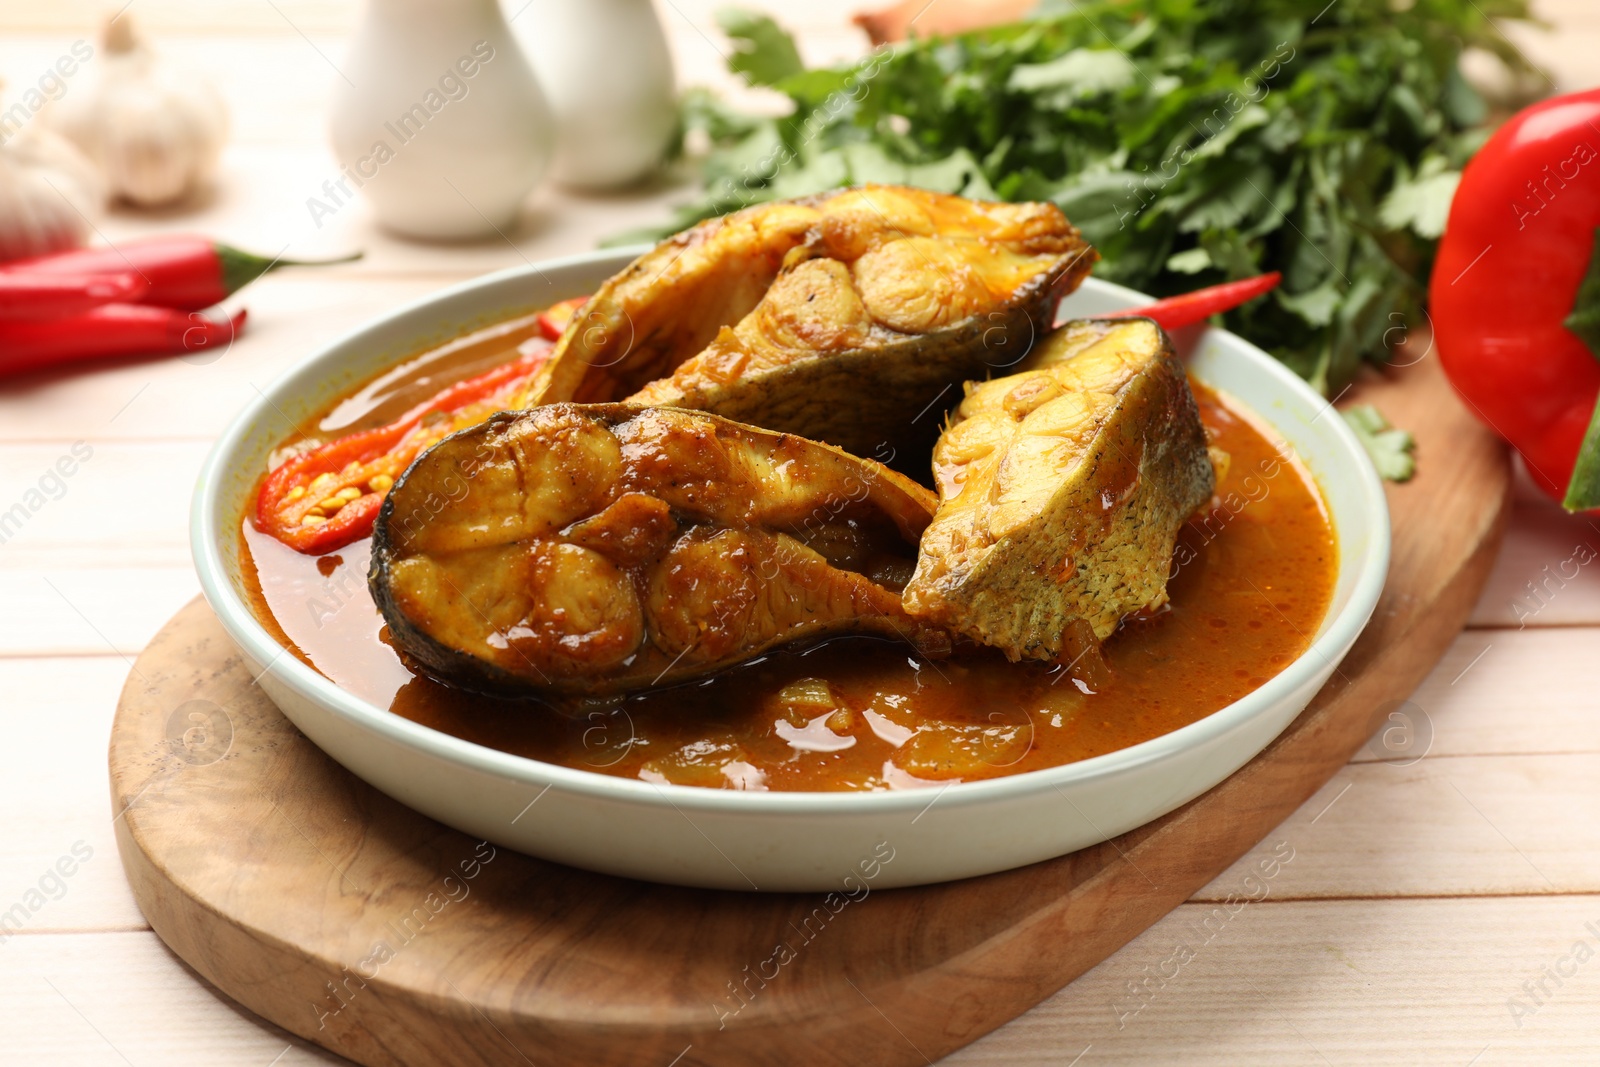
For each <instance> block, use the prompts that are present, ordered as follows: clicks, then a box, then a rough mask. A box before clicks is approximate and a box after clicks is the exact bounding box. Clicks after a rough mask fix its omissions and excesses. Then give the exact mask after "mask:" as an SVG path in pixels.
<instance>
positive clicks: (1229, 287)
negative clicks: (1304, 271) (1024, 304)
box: [1097, 271, 1283, 330]
mask: <svg viewBox="0 0 1600 1067" xmlns="http://www.w3.org/2000/svg"><path fill="white" fill-rule="evenodd" d="M1282 280H1283V275H1282V274H1280V273H1278V272H1277V271H1272V272H1271V273H1270V274H1257V275H1256V276H1255V277H1253V278H1241V279H1240V280H1238V281H1236V282H1223V283H1222V284H1221V285H1208V286H1206V287H1205V288H1204V289H1196V290H1195V291H1194V292H1192V293H1181V294H1179V295H1178V296H1169V297H1167V298H1166V299H1165V300H1157V301H1156V302H1155V303H1154V304H1145V305H1144V306H1143V307H1136V308H1124V309H1123V310H1122V311H1108V312H1106V313H1105V314H1104V315H1099V316H1097V317H1098V318H1102V319H1130V318H1141V319H1154V320H1155V321H1156V325H1158V326H1160V327H1161V328H1162V329H1163V330H1176V329H1178V328H1179V327H1180V326H1193V325H1194V324H1195V323H1197V322H1204V321H1205V320H1207V319H1209V318H1210V317H1211V316H1213V315H1220V314H1221V313H1222V312H1224V311H1232V310H1233V309H1234V308H1236V307H1238V306H1239V305H1241V304H1247V303H1249V302H1250V301H1252V300H1254V299H1255V298H1256V297H1258V296H1264V295H1265V294H1267V293H1270V292H1271V291H1272V290H1273V289H1275V288H1277V285H1278V283H1279V282H1280V281H1282Z"/></svg>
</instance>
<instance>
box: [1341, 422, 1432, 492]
mask: <svg viewBox="0 0 1600 1067" xmlns="http://www.w3.org/2000/svg"><path fill="white" fill-rule="evenodd" d="M1339 414H1340V415H1343V416H1344V421H1345V422H1347V423H1349V424H1350V428H1351V429H1352V430H1354V431H1355V432H1356V439H1357V440H1358V441H1360V442H1361V447H1362V448H1365V449H1366V450H1367V455H1368V456H1370V457H1372V465H1373V466H1374V467H1377V468H1378V474H1379V475H1381V476H1382V477H1383V478H1385V479H1386V480H1388V481H1391V482H1407V481H1410V480H1411V476H1412V475H1414V474H1416V473H1417V460H1416V457H1415V456H1413V455H1412V451H1413V450H1414V449H1415V448H1416V447H1417V442H1416V440H1415V439H1414V438H1413V437H1412V436H1411V434H1409V433H1407V432H1406V431H1405V430H1396V429H1395V428H1393V427H1392V426H1390V425H1389V420H1388V419H1385V418H1384V417H1383V415H1382V414H1381V413H1380V412H1379V411H1378V409H1377V408H1375V407H1373V406H1372V405H1371V404H1356V405H1354V406H1352V407H1348V408H1345V409H1344V410H1343V411H1341V412H1339Z"/></svg>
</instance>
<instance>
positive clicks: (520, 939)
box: [110, 358, 1510, 1067]
mask: <svg viewBox="0 0 1600 1067" xmlns="http://www.w3.org/2000/svg"><path fill="white" fill-rule="evenodd" d="M1358 395H1359V397H1360V399H1361V400H1363V401H1369V402H1373V403H1376V404H1378V405H1379V406H1380V408H1381V409H1382V410H1383V411H1384V412H1385V414H1387V415H1388V416H1389V417H1390V419H1391V420H1392V421H1393V422H1394V423H1396V424H1397V425H1401V426H1405V427H1407V428H1409V429H1411V430H1412V431H1413V432H1414V433H1415V434H1416V436H1417V439H1418V457H1419V460H1420V473H1419V474H1418V476H1417V477H1416V479H1415V480H1414V481H1412V482H1411V483H1410V484H1408V485H1404V486H1391V487H1390V489H1389V502H1390V507H1391V508H1392V509H1393V516H1394V533H1395V537H1394V555H1393V563H1392V565H1391V568H1390V573H1389V584H1388V587H1387V589H1386V591H1385V593H1384V595H1383V599H1382V601H1381V602H1380V604H1379V605H1378V609H1377V612H1376V614H1375V615H1374V616H1373V619H1372V622H1371V624H1370V625H1369V626H1368V628H1367V631H1366V633H1365V634H1364V635H1363V636H1362V638H1361V640H1360V641H1359V642H1358V643H1357V644H1356V646H1355V648H1354V650H1353V651H1352V652H1351V653H1350V655H1349V656H1348V657H1347V658H1346V659H1345V661H1344V663H1343V665H1342V667H1341V668H1340V670H1339V671H1338V672H1337V673H1336V675H1335V676H1334V678H1333V680H1332V681H1331V682H1329V684H1328V685H1327V687H1326V688H1324V689H1323V690H1322V692H1321V693H1319V694H1318V696H1317V698H1316V699H1315V700H1314V701H1313V702H1312V704H1311V706H1310V707H1309V708H1308V709H1307V710H1306V711H1305V713H1304V714H1302V715H1301V716H1300V717H1299V718H1298V719H1296V720H1295V722H1294V723H1293V724H1292V725H1291V726H1290V727H1289V728H1288V730H1286V731H1285V732H1284V733H1283V735H1282V736H1281V737H1279V738H1278V739H1277V741H1275V742H1274V743H1273V744H1272V745H1271V746H1270V747H1269V748H1267V750H1266V751H1264V752H1263V753H1261V755H1260V756H1258V757H1257V758H1256V759H1255V760H1253V761H1252V762H1251V763H1250V764H1248V765H1247V766H1245V767H1244V768H1243V769H1241V770H1240V771H1239V772H1238V773H1236V774H1234V775H1233V776H1232V777H1231V778H1229V779H1228V780H1227V781H1225V782H1223V783H1222V784H1221V785H1219V786H1217V787H1216V788H1215V789H1212V790H1211V791H1210V792H1209V793H1206V794H1205V795H1204V796H1202V797H1200V798H1199V799H1197V800H1195V801H1193V802H1192V803H1190V804H1188V805H1186V806H1185V807H1183V808H1180V809H1179V810H1177V811H1175V812H1173V813H1171V814H1170V815H1167V816H1165V817H1164V818H1162V819H1159V820H1157V821H1156V822H1154V823H1151V824H1149V825H1147V826H1144V827H1141V828H1140V829H1138V830H1135V831H1133V832H1131V833H1128V834H1124V835H1123V836H1122V837H1121V838H1119V839H1117V840H1116V841H1115V842H1111V843H1108V844H1104V845H1100V846H1097V847H1094V848H1089V849H1085V850H1083V851H1081V852H1077V853H1074V854H1073V855H1069V856H1064V857H1062V858H1060V859H1057V860H1052V861H1049V862H1046V863H1040V864H1035V865H1034V866H1031V867H1025V868H1022V869H1020V870H1015V871H1009V872H1006V873H1003V874H997V875H990V876H988V877H984V878H975V879H971V880H968V881H964V882H957V883H953V884H948V885H939V886H932V887H926V888H920V889H897V890H881V891H874V892H871V893H870V894H869V895H868V896H866V897H864V898H862V899H860V900H857V901H855V902H853V903H850V904H848V905H847V906H845V907H843V908H842V909H841V910H838V911H837V913H833V912H832V911H831V910H830V909H828V908H825V907H823V900H822V895H821V894H814V895H806V894H790V895H767V894H754V893H730V892H709V891H702V890H692V889H683V888H674V887H666V886H657V885H649V884H645V883H641V882H632V881H627V880H624V879H619V878H611V877H606V876H602V875H595V874H588V873H585V872H582V871H577V870H573V869H571V868H567V867H561V866H558V865H556V864H552V863H546V862H543V861H540V860H536V859H531V858H529V857H526V856H522V855H518V854H514V853H511V852H508V851H507V850H505V849H500V850H498V851H496V850H495V849H493V848H491V847H489V846H480V845H479V844H478V843H477V842H474V841H472V840H470V839H468V838H467V837H465V836H464V835H462V834H459V833H456V832H455V831H453V830H449V829H446V828H445V827H443V826H441V825H439V824H438V823H435V822H433V821H431V820H429V819H427V818H424V817H423V816H421V815H418V814H416V813H415V812H412V811H411V810H409V809H407V808H405V807H403V806H402V805H400V804H398V803H396V802H395V801H392V800H390V799H389V798H387V797H385V796H383V795H382V794H380V793H378V792H376V791H375V790H373V789H371V788H370V787H368V786H367V785H365V784H364V783H362V782H360V781H358V780H357V779H356V778H354V777H353V776H351V775H350V774H348V773H346V772H345V771H344V770H343V769H342V768H340V767H339V766H338V765H337V764H335V763H334V762H333V761H332V760H330V759H329V758H328V757H326V756H324V755H323V754H322V753H321V751H320V750H318V749H317V748H315V747H314V746H313V745H311V743H310V742H308V741H307V740H306V739H305V738H304V737H303V736H301V735H300V733H299V732H298V731H297V730H296V729H295V728H294V727H293V726H292V725H290V724H289V723H288V722H287V720H285V719H284V718H283V716H282V715H281V714H280V713H279V712H278V710H277V709H276V708H275V707H274V706H273V705H272V704H271V702H269V701H268V700H267V698H266V696H265V695H264V694H263V693H262V692H261V690H260V689H259V688H256V687H255V686H254V685H253V684H252V679H251V677H250V674H249V673H248V671H247V670H246V668H245V667H244V665H243V663H242V662H241V661H240V659H239V657H238V655H237V654H236V652H235V651H234V648H233V646H232V644H231V642H230V641H229V639H228V637H227V636H226V635H225V634H224V632H223V630H222V628H221V626H220V624H219V623H218V622H217V621H216V619H215V617H214V616H213V615H212V614H211V612H210V610H209V609H208V608H207V607H206V605H205V604H204V603H203V602H200V601H196V602H194V603H192V604H190V605H189V606H188V607H186V608H184V610H183V611H181V612H180V613H179V614H178V615H177V616H176V617H175V618H174V619H173V620H172V621H171V622H170V623H169V624H168V625H167V627H166V628H165V629H164V630H163V631H162V632H161V633H160V634H159V635H158V636H157V637H156V639H155V640H154V641H153V642H152V643H151V645H150V646H149V648H148V649H147V650H146V651H145V653H144V654H143V655H142V656H141V657H140V658H139V660H138V663H137V665H136V667H135V669H134V671H133V673H132V674H131V675H130V677H129V679H128V682H127V686H126V688H125V689H124V690H123V694H122V700H121V703H120V706H119V708H118V712H117V717H116V722H115V725H114V727H113V731H112V737H111V754H110V763H111V792H112V798H113V803H114V805H115V806H116V810H117V811H119V812H122V815H121V817H120V818H118V819H117V820H116V827H117V841H118V844H119V846H120V848H121V851H122V860H123V865H124V867H125V868H126V871H127V875H128V879H129V881H130V882H131V883H132V886H133V892H134V895H135V896H136V898H137V899H138V901H139V905H140V907H141V908H142V909H143V910H144V914H145V916H146V918H148V919H149V921H150V925H151V926H152V927H153V928H154V929H155V931H156V933H157V934H159V935H160V936H161V938H162V939H163V940H164V941H166V943H167V944H168V945H169V946H171V948H172V949H173V950H174V951H175V952H177V954H178V955H179V956H181V957H183V959H185V960H186V961H188V963H189V964H191V965H192V966H193V967H194V969H195V970H196V971H198V972H199V973H200V974H201V975H202V976H203V977H204V978H205V979H206V980H208V981H210V982H211V983H213V984H214V985H216V986H217V987H218V988H220V989H221V990H222V991H223V992H225V993H227V994H228V995H229V996H231V997H233V998H234V999H235V1000H237V1001H239V1002H240V1003H241V1004H243V1005H245V1006H246V1007H248V1008H250V1009H251V1010H252V1011H255V1012H257V1013H259V1014H261V1015H263V1016H265V1017H266V1018H268V1019H270V1020H272V1021H273V1022H275V1023H277V1024H279V1025H280V1026H283V1027H285V1028H287V1029H288V1030H291V1031H293V1032H294V1033H297V1034H299V1035H301V1036H302V1037H305V1038H307V1039H309V1040H311V1041H314V1042H316V1043H317V1044H319V1045H322V1046H324V1047H326V1048H329V1049H332V1050H334V1051H336V1052H339V1053H342V1054H343V1055H345V1056H348V1057H350V1058H351V1059H353V1060H356V1061H358V1062H359V1063H363V1064H370V1065H380V1064H381V1065H401V1064H404V1065H415V1067H424V1065H425V1067H456V1065H461V1067H466V1065H484V1064H518V1065H520V1064H531V1063H537V1064H539V1065H540V1067H552V1065H565V1064H571V1065H578V1064H582V1065H585V1067H604V1065H612V1064H616V1065H621V1064H629V1065H633V1064H647V1065H648V1064H654V1065H658V1067H667V1065H669V1064H672V1065H678V1067H688V1065H691V1064H700V1065H712V1064H717V1065H723V1064H726V1065H741V1067H742V1065H747V1064H757V1063H759V1064H763V1065H790V1064H793V1065H807V1067H810V1065H816V1064H850V1065H866V1064H883V1065H899V1064H908V1065H909V1064H924V1063H928V1062H931V1061H932V1060H933V1059H936V1058H938V1057H939V1056H941V1055H944V1054H945V1053H948V1052H950V1051H951V1050H953V1049H956V1048H959V1047H960V1046H962V1045H965V1044H966V1043H968V1042H970V1041H972V1040H973V1039H975V1038H977V1037H979V1036H981V1035H982V1034H984V1033H986V1032H988V1031H989V1030H992V1029H994V1028H995V1027H997V1026H999V1025H1001V1024H1002V1023H1004V1022H1006V1021H1007V1020H1009V1019H1011V1018H1013V1017H1015V1016H1017V1015H1019V1014H1021V1013H1022V1012H1024V1011H1026V1010H1027V1009H1028V1008H1029V1007H1031V1006H1032V1005H1034V1004H1036V1003H1038V1002H1039V1001H1040V1000H1042V999H1044V998H1045V997H1047V996H1049V995H1050V994H1051V993H1052V992H1054V991H1055V990H1057V989H1059V988H1060V987H1061V986H1063V985H1065V984H1066V983H1067V982H1069V981H1071V980H1072V979H1073V978H1075V977H1077V976H1078V975H1079V974H1081V973H1083V972H1084V971H1085V970H1087V969H1088V968H1090V967H1092V966H1094V965H1095V964H1096V963H1098V962H1100V961H1101V960H1103V959H1104V958H1106V957H1107V956H1108V955H1110V954H1111V953H1112V952H1114V951H1116V950H1117V948H1119V947H1120V946H1122V945H1123V944H1125V943H1126V942H1127V941H1129V940H1130V939H1131V938H1133V937H1134V936H1135V935H1137V934H1138V933H1139V932H1141V931H1142V930H1144V929H1145V928H1146V927H1147V926H1149V925H1150V924H1151V923H1153V922H1154V921H1155V920H1156V919H1158V918H1160V917H1161V916H1162V915H1164V914H1165V913H1166V912H1167V911H1169V910H1170V909H1171V908H1173V907H1174V906H1176V905H1177V904H1179V903H1181V902H1182V901H1184V900H1185V899H1187V898H1188V897H1189V896H1190V895H1191V894H1193V893H1194V892H1195V891H1196V890H1197V889H1199V888H1200V887H1201V886H1203V885H1205V884H1206V883H1207V882H1209V881H1210V880H1211V879H1213V878H1214V877H1215V876H1216V875H1218V874H1219V873H1221V872H1222V871H1223V870H1224V869H1226V868H1227V867H1228V866H1229V865H1230V864H1231V863H1232V862H1233V861H1234V860H1235V859H1237V858H1238V857H1239V856H1240V855H1242V854H1243V853H1245V852H1246V851H1247V850H1248V849H1250V848H1251V847H1252V846H1253V845H1254V844H1256V842H1258V841H1259V840H1261V839H1262V838H1263V837H1264V836H1265V835H1266V834H1267V833H1268V832H1269V831H1270V830H1271V829H1272V828H1273V827H1274V826H1276V825H1277V824H1278V823H1279V822H1281V821H1282V820H1283V819H1284V818H1286V817H1287V816H1288V815H1289V814H1290V813H1292V812H1293V811H1294V810H1295V809H1296V808H1297V807H1299V805H1300V804H1301V803H1302V802H1304V801H1305V800H1306V799H1307V798H1308V797H1310V796H1311V795H1312V794H1313V793H1314V792H1315V791H1316V790H1317V789H1318V788H1320V787H1321V785H1322V784H1323V783H1324V782H1325V781H1327V779H1328V778H1329V777H1330V776H1331V775H1332V774H1333V773H1334V772H1335V771H1336V770H1337V769H1338V768H1339V767H1341V766H1342V765H1343V764H1344V763H1345V762H1346V761H1347V760H1348V759H1349V757H1350V756H1351V754H1352V753H1353V752H1354V751H1355V750H1356V749H1357V748H1358V747H1360V745H1361V744H1362V743H1363V742H1364V741H1366V739H1367V738H1368V737H1369V736H1370V735H1371V734H1372V733H1373V731H1374V728H1375V727H1376V725H1377V724H1378V723H1377V720H1375V715H1379V716H1381V714H1382V712H1383V711H1385V710H1386V709H1387V707H1392V706H1393V705H1392V704H1391V703H1390V702H1394V701H1399V700H1403V699H1404V698H1406V697H1407V696H1409V695H1410V693H1411V692H1412V690H1413V689H1414V688H1415V687H1416V685H1417V684H1418V683H1419V682H1420V681H1421V680H1422V678H1423V677H1424V676H1425V675H1426V674H1427V673H1428V671H1429V670H1430V669H1431V668H1432V666H1433V664H1434V663H1435V662H1436V661H1437V659H1438V657H1439V656H1440V655H1441V654H1442V652H1443V651H1444V649H1445V647H1446V646H1447V645H1448V644H1449V643H1450V641H1451V639H1452V638H1453V637H1454V636H1455V634H1456V633H1457V631H1458V630H1459V629H1460V627H1461V625H1462V623H1463V621H1464V620H1465V619H1466V617H1467V613H1468V611H1469V610H1470V609H1471V607H1472V605H1473V602H1474V601H1475V600H1476V598H1477V595H1478V592H1479V590H1480V588H1481V586H1482V583H1483V581H1484V579H1485V577H1486V575H1487V573H1488V570H1489V567H1490V564H1491V562H1492V561H1493V557H1494V555H1495V552H1496V549H1497V547H1498V545H1499V542H1500V537H1501V533H1502V531H1503V529H1504V526H1505V522H1506V518H1507V515H1508V513H1509V500H1510V473H1509V464H1508V460H1507V454H1506V451H1505V449H1504V447H1503V446H1502V445H1500V444H1499V443H1498V442H1497V441H1496V440H1495V439H1494V438H1493V437H1492V436H1491V435H1490V434H1489V433H1487V432H1486V431H1484V430H1483V429H1482V428H1481V427H1480V426H1479V425H1478V424H1477V423H1476V422H1474V421H1473V420H1472V419H1471V418H1470V416H1469V415H1468V414H1467V412H1466V411H1465V410H1463V408H1462V406H1461V405H1460V403H1459V402H1458V401H1457V400H1456V399H1455V397H1454V395H1453V394H1452V393H1451V392H1450V390H1449V387H1448V386H1447V385H1446V383H1445V381H1444V378H1443V377H1442V375H1441V374H1440V372H1439V369H1438V366H1437V361H1436V360H1433V359H1431V358H1427V359H1424V360H1422V361H1421V362H1419V363H1418V364H1416V365H1415V366H1412V367H1409V368H1405V369H1403V370H1399V371H1391V372H1390V373H1389V374H1388V376H1387V377H1386V378H1384V379H1378V378H1376V377H1374V378H1373V379H1371V380H1369V381H1367V382H1365V383H1363V385H1362V387H1361V388H1360V389H1359V390H1358ZM818 909H821V911H820V913H819V912H818ZM818 914H820V915H821V916H822V918H821V920H818V919H817V918H816V916H817V915H818ZM808 917H809V918H811V922H810V923H809V924H808V923H807V919H808ZM802 928H804V932H802ZM780 944H784V945H787V946H790V952H789V953H788V954H787V956H785V955H783V954H777V955H775V949H776V947H777V946H778V945H780ZM735 990H739V991H740V992H741V994H742V997H740V998H736V997H735V994H734V991H735ZM741 1000H742V1006H741ZM735 1009H737V1010H735Z"/></svg>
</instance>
